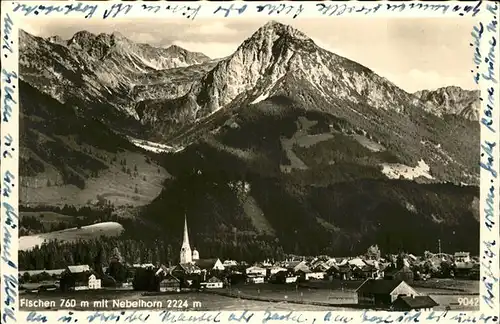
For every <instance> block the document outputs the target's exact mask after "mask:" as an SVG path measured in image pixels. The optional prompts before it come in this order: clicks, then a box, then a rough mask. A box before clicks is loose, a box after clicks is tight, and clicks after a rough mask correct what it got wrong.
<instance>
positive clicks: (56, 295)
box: [20, 290, 329, 311]
mask: <svg viewBox="0 0 500 324" xmlns="http://www.w3.org/2000/svg"><path fill="white" fill-rule="evenodd" d="M20 299H21V301H22V300H23V299H25V300H32V301H34V300H44V301H54V302H55V303H56V307H55V308H47V309H43V310H51V311H52V310H58V309H65V308H64V307H60V303H61V299H76V301H77V307H76V308H75V309H76V310H89V309H92V310H99V309H106V310H109V309H117V308H116V307H112V300H139V299H140V300H144V301H161V302H162V304H163V307H162V310H165V309H169V308H168V303H167V301H168V300H181V301H184V300H186V301H187V303H188V307H187V308H185V309H184V310H195V309H196V310H207V311H208V310H211V311H214V310H241V309H247V310H254V311H256V310H265V309H272V310H297V311H300V310H302V311H305V310H317V311H320V310H323V311H326V310H328V309H329V308H328V307H321V306H311V305H297V304H291V303H286V302H283V303H269V302H262V301H254V300H245V299H242V298H241V299H239V298H231V297H224V296H218V295H212V294H205V293H196V292H193V293H175V294H163V295H156V296H144V295H143V294H142V293H141V292H136V291H110V290H100V291H92V292H84V291H82V292H73V293H61V292H45V293H39V294H22V295H21V296H20ZM103 299H105V300H109V306H110V307H95V305H94V304H93V303H94V301H101V300H103ZM82 301H88V302H89V303H90V306H89V307H86V306H85V303H81V302H82ZM193 302H200V303H201V307H198V306H195V304H193ZM21 305H22V304H21ZM82 305H83V307H82ZM171 307H172V306H171ZM20 308H21V310H23V311H31V310H42V308H37V307H20ZM171 310H172V311H175V310H177V311H179V310H181V309H179V308H171Z"/></svg>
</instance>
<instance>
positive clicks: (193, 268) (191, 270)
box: [171, 263, 201, 278]
mask: <svg viewBox="0 0 500 324" xmlns="http://www.w3.org/2000/svg"><path fill="white" fill-rule="evenodd" d="M171 273H172V275H174V276H175V277H177V278H180V277H185V276H187V275H194V274H200V273H201V269H200V267H198V266H197V265H196V264H192V263H179V264H178V265H176V266H175V267H174V268H173V269H172V271H171Z"/></svg>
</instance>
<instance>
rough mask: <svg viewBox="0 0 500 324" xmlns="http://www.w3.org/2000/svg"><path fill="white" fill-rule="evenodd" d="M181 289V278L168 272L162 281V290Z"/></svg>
mask: <svg viewBox="0 0 500 324" xmlns="http://www.w3.org/2000/svg"><path fill="white" fill-rule="evenodd" d="M180 290H181V281H180V279H179V278H176V277H174V276H173V275H171V274H167V275H166V276H165V278H163V279H162V281H160V291H161V292H166V291H180Z"/></svg>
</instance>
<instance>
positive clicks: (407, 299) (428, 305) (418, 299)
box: [391, 296, 439, 312]
mask: <svg viewBox="0 0 500 324" xmlns="http://www.w3.org/2000/svg"><path fill="white" fill-rule="evenodd" d="M436 306H439V304H438V303H436V301H435V300H434V299H432V298H431V297H429V296H399V297H398V298H397V299H396V300H395V301H394V303H392V306H391V309H392V310H394V311H398V312H404V311H411V310H415V311H422V312H425V311H431V310H432V309H433V308H434V307H436Z"/></svg>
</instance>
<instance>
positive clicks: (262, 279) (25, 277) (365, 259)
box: [19, 221, 479, 311]
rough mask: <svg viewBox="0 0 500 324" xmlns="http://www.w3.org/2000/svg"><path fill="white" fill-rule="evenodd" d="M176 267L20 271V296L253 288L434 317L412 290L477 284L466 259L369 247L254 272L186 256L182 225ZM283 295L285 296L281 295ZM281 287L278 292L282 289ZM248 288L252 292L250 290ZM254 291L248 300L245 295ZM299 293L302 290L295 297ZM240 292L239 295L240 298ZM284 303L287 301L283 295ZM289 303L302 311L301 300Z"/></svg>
mask: <svg viewBox="0 0 500 324" xmlns="http://www.w3.org/2000/svg"><path fill="white" fill-rule="evenodd" d="M183 234H184V235H183V242H182V246H181V251H180V262H179V263H177V264H173V265H163V264H152V263H148V264H127V263H125V262H123V260H121V259H120V257H119V256H116V255H119V252H118V251H117V253H116V254H115V256H114V257H112V259H111V260H110V262H109V265H108V266H107V267H105V268H103V269H95V268H96V267H94V268H92V267H91V266H90V265H68V266H67V267H66V268H65V269H57V270H35V271H20V272H19V281H20V283H21V285H20V291H21V292H23V293H27V294H29V293H31V294H38V293H40V292H50V291H55V292H57V291H63V292H71V291H73V292H78V291H93V290H115V291H116V290H135V291H141V292H143V294H149V295H151V294H159V295H162V294H166V295H168V294H173V295H175V294H180V293H189V292H205V293H210V294H219V295H223V296H228V297H237V298H257V299H258V300H267V301H276V300H275V299H273V298H270V297H269V298H266V297H265V296H264V295H265V294H264V293H263V292H264V290H265V289H262V294H261V289H260V288H259V287H264V286H265V285H267V286H269V285H272V286H274V287H280V289H284V290H290V291H292V292H293V290H295V291H296V292H297V295H299V288H300V289H304V288H305V289H309V290H311V289H330V290H336V291H339V292H344V291H346V292H347V291H352V292H354V293H355V295H356V298H355V299H356V302H354V301H352V300H351V301H349V302H335V301H334V302H329V303H326V304H328V305H333V306H335V304H336V303H338V304H342V305H343V306H347V307H352V308H357V307H360V308H376V309H392V310H401V311H407V310H412V309H419V310H425V309H433V308H434V307H436V306H439V304H438V303H437V302H436V301H435V300H434V299H433V298H432V297H430V296H429V295H428V294H425V293H419V292H417V290H416V289H415V288H414V287H413V286H414V285H417V286H419V287H422V285H423V283H425V282H426V281H430V280H433V279H435V278H440V279H446V280H448V279H452V278H453V279H456V280H471V281H472V280H476V281H477V280H478V279H479V260H478V258H477V257H471V255H470V253H469V252H456V253H454V254H453V255H450V254H445V253H435V254H434V253H430V252H428V253H426V254H425V255H423V256H415V255H413V254H408V253H400V254H398V255H389V256H386V257H381V253H380V251H379V249H378V247H377V246H376V245H373V246H371V247H370V248H368V250H367V252H366V254H364V255H361V256H356V257H331V256H313V257H312V256H290V257H289V258H287V259H285V260H264V261H262V262H258V263H255V264H248V263H246V262H245V261H236V260H224V261H222V260H221V259H220V258H217V257H216V258H209V259H203V258H200V255H199V252H198V251H197V250H196V249H194V250H193V251H191V247H190V244H189V236H188V230H187V221H185V224H184V233H183ZM287 286H288V287H290V289H288V288H286V287H287ZM283 287H285V288H283ZM254 288H255V289H254ZM250 290H252V291H257V296H255V294H253V295H252V294H250V295H248V296H247V294H246V293H245V292H246V291H250ZM301 291H302V290H301ZM242 292H243V293H242ZM283 298H285V299H287V298H288V295H285V296H284V297H283ZM295 301H296V302H299V301H300V302H301V303H308V301H307V296H306V297H304V295H303V294H302V292H301V293H300V298H296V300H295Z"/></svg>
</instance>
